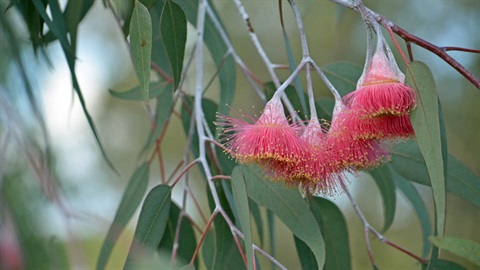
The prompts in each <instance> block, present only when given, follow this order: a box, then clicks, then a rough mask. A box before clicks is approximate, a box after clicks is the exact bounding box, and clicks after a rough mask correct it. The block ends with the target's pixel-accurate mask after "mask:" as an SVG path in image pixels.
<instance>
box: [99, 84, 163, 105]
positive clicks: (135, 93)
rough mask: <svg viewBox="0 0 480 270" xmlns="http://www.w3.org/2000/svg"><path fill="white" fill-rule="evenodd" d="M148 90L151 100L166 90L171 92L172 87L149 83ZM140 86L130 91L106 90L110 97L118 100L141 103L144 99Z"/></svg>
mask: <svg viewBox="0 0 480 270" xmlns="http://www.w3.org/2000/svg"><path fill="white" fill-rule="evenodd" d="M148 88H149V89H150V90H149V92H148V99H153V98H156V97H158V96H160V95H161V94H162V93H163V91H165V90H167V89H168V91H171V89H172V87H171V85H169V84H167V85H165V83H163V82H155V83H150V85H149V87H148ZM140 89H141V86H136V87H134V88H132V89H130V90H127V91H122V92H120V91H115V90H108V91H109V92H110V95H112V96H113V97H116V98H120V99H126V100H135V101H141V100H143V99H144V97H143V94H142V92H141V90H140Z"/></svg>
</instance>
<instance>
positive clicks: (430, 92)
mask: <svg viewBox="0 0 480 270" xmlns="http://www.w3.org/2000/svg"><path fill="white" fill-rule="evenodd" d="M410 69H411V71H412V74H413V76H414V82H415V83H413V81H412V80H413V79H412V78H411V76H407V83H408V84H409V85H411V86H412V87H413V88H414V89H417V90H418V93H417V96H418V101H419V102H418V103H419V106H418V108H417V109H416V110H415V111H413V112H412V114H411V116H410V118H411V121H412V126H413V128H414V130H415V135H416V137H417V141H418V146H419V148H420V151H421V152H422V155H423V157H424V158H425V163H426V165H427V169H428V174H429V176H430V181H431V185H432V190H433V197H434V202H435V212H436V230H437V233H438V234H439V235H443V233H444V229H445V211H446V197H445V196H446V195H445V173H444V172H445V170H444V160H443V159H444V158H445V159H446V158H447V157H443V156H442V151H443V150H442V140H441V134H440V121H439V117H438V115H439V109H438V95H437V89H436V87H435V81H434V79H433V75H432V73H431V71H430V69H429V68H428V66H427V65H425V64H424V63H422V62H412V63H410Z"/></svg>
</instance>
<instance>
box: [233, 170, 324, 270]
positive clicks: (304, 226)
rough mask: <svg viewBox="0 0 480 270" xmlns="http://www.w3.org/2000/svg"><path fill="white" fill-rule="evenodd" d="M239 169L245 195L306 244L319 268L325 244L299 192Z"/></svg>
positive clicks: (258, 173) (252, 171)
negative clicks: (243, 181) (281, 222)
mask: <svg viewBox="0 0 480 270" xmlns="http://www.w3.org/2000/svg"><path fill="white" fill-rule="evenodd" d="M240 169H241V171H242V174H243V176H244V179H245V182H246V185H247V192H248V196H249V197H250V198H252V199H253V200H254V201H256V202H257V203H258V204H259V205H261V206H264V207H266V208H268V209H270V210H271V211H272V212H273V213H274V214H275V215H277V216H278V217H279V218H280V219H281V220H282V221H283V223H284V224H285V225H286V226H287V227H288V228H289V229H290V230H291V231H292V233H293V234H295V235H296V236H297V237H298V238H299V239H301V240H302V241H304V242H305V243H306V244H307V245H308V246H309V247H310V249H311V250H312V251H313V253H314V254H315V258H316V261H317V265H318V266H319V268H321V267H323V265H324V263H325V243H324V240H323V237H322V234H321V232H320V229H319V227H318V224H317V222H316V220H315V217H314V216H313V215H312V213H311V212H310V209H309V208H308V206H307V204H306V203H305V201H304V200H303V199H302V196H301V195H300V193H299V192H298V191H297V190H291V189H287V188H286V187H285V186H283V185H281V184H279V183H274V182H271V181H269V180H265V179H264V177H263V176H262V174H261V173H260V172H259V171H258V170H257V169H256V168H249V167H248V168H247V167H244V166H241V167H240Z"/></svg>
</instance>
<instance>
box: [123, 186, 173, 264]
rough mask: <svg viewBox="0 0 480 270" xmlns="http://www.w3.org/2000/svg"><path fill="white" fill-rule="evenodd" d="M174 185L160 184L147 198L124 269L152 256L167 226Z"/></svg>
mask: <svg viewBox="0 0 480 270" xmlns="http://www.w3.org/2000/svg"><path fill="white" fill-rule="evenodd" d="M171 195H172V187H170V186H167V185H158V186H156V187H154V188H153V189H152V190H151V191H150V192H149V193H148V195H147V197H146V198H145V202H144V203H143V206H142V211H141V212H140V217H139V218H138V223H137V228H136V229H135V234H134V236H133V240H132V245H131V246H130V251H129V252H128V256H127V260H126V262H125V266H124V269H133V268H134V265H135V262H136V261H138V260H139V258H142V257H144V256H145V257H150V256H152V255H153V251H154V250H155V249H156V248H157V246H158V244H159V243H160V240H161V239H162V237H163V234H164V232H165V228H166V227H167V221H168V215H169V213H170V204H171Z"/></svg>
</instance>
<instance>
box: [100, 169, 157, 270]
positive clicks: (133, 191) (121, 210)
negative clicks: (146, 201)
mask: <svg viewBox="0 0 480 270" xmlns="http://www.w3.org/2000/svg"><path fill="white" fill-rule="evenodd" d="M148 171H149V164H148V163H144V164H142V165H141V166H140V167H138V168H137V170H136V171H135V173H134V174H133V175H132V177H131V178H130V182H129V183H128V185H127V187H126V188H125V191H124V193H123V196H122V199H121V201H120V205H119V206H118V209H117V212H116V214H115V218H114V219H113V222H112V225H110V228H109V230H108V233H107V235H106V237H105V240H104V241H103V245H102V249H101V250H100V255H99V256H98V261H97V266H96V269H97V270H100V269H105V266H106V265H107V261H108V258H109V257H110V253H111V252H112V249H113V246H114V245H115V242H116V241H117V240H118V237H119V236H120V233H121V232H122V231H123V229H124V228H125V226H126V225H127V223H128V221H129V220H130V218H131V217H132V215H133V213H135V210H137V207H138V206H139V205H140V202H141V201H142V198H143V195H145V192H146V191H147V185H148V176H149V172H148Z"/></svg>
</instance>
